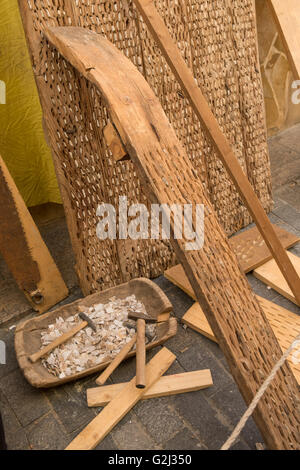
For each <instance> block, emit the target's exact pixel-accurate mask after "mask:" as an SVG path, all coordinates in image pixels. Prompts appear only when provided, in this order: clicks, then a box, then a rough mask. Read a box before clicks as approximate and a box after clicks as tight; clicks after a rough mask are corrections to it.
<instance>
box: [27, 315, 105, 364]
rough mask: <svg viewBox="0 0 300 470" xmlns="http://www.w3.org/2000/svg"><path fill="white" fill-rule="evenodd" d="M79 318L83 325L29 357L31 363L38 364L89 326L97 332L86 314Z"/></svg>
mask: <svg viewBox="0 0 300 470" xmlns="http://www.w3.org/2000/svg"><path fill="white" fill-rule="evenodd" d="M79 309H85V307H79ZM78 316H79V317H80V318H81V320H82V322H81V323H79V324H78V325H76V326H75V327H74V328H72V330H70V331H67V333H64V334H63V335H61V336H59V337H58V338H56V339H55V340H54V341H53V342H52V343H50V344H48V345H47V346H45V347H44V348H43V349H41V350H40V351H38V352H36V353H34V354H32V355H31V356H29V359H30V361H31V362H33V363H35V362H37V361H38V360H39V359H41V358H42V357H43V356H46V354H48V353H49V352H51V351H53V349H55V348H57V346H60V345H61V344H63V343H65V342H66V341H68V340H69V339H70V338H72V337H73V336H75V335H76V333H78V332H79V331H81V330H83V328H85V327H87V326H89V327H90V328H92V330H94V331H96V325H95V323H94V322H93V321H92V320H91V319H90V318H89V317H88V316H87V315H86V314H85V313H84V312H82V311H81V312H80V313H79V315H78Z"/></svg>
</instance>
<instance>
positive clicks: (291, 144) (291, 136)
mask: <svg viewBox="0 0 300 470" xmlns="http://www.w3.org/2000/svg"><path fill="white" fill-rule="evenodd" d="M299 129H300V125H299V124H296V125H295V126H292V127H290V128H288V129H285V130H284V131H282V132H280V133H279V134H277V135H276V136H274V137H272V138H271V139H270V142H272V143H273V142H276V143H277V144H279V145H283V146H284V147H287V148H289V149H291V150H294V151H295V152H296V153H297V154H298V155H299V153H300V152H299Z"/></svg>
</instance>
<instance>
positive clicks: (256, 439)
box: [241, 418, 264, 450]
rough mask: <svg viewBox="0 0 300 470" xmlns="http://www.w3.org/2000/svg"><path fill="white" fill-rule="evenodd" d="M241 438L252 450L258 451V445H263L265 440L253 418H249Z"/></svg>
mask: <svg viewBox="0 0 300 470" xmlns="http://www.w3.org/2000/svg"><path fill="white" fill-rule="evenodd" d="M241 437H242V438H243V440H244V441H245V442H246V443H247V444H248V446H249V447H250V449H251V450H256V444H257V443H263V442H264V440H263V438H262V435H261V433H260V431H259V430H258V427H257V426H256V424H255V422H254V420H253V418H249V420H248V422H247V424H246V426H245V427H244V429H243V430H242V432H241Z"/></svg>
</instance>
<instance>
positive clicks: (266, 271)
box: [253, 253, 300, 306]
mask: <svg viewBox="0 0 300 470" xmlns="http://www.w3.org/2000/svg"><path fill="white" fill-rule="evenodd" d="M288 256H289V258H290V260H291V262H292V263H293V266H294V268H295V270H296V271H297V273H298V274H299V275H300V258H299V257H298V256H296V255H294V254H293V253H288ZM253 274H254V276H255V277H257V279H259V280H260V281H262V282H264V283H265V284H267V285H268V286H270V287H272V289H274V290H276V291H277V292H279V294H281V295H283V296H284V297H286V298H287V299H289V300H290V301H291V302H294V304H296V305H299V306H300V303H299V301H297V300H296V298H295V296H294V294H293V292H292V291H291V289H290V288H289V286H288V284H287V282H286V280H285V279H284V277H283V275H282V273H281V272H280V270H279V269H278V266H277V264H276V263H275V261H274V260H273V259H272V260H270V261H268V262H267V263H265V264H263V265H262V266H260V267H259V268H256V269H255V270H254V271H253Z"/></svg>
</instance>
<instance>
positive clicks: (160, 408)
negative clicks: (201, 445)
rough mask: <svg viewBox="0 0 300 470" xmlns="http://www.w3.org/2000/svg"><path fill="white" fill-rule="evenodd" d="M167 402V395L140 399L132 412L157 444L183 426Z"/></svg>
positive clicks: (164, 440)
mask: <svg viewBox="0 0 300 470" xmlns="http://www.w3.org/2000/svg"><path fill="white" fill-rule="evenodd" d="M168 402H169V398H168V397H162V398H153V399H151V400H144V401H140V402H139V403H138V404H137V405H136V406H135V408H134V412H135V413H136V415H137V416H138V417H139V419H140V420H141V422H142V424H143V425H144V426H145V428H146V429H147V432H148V433H149V434H150V435H151V436H152V438H153V439H154V440H155V442H156V443H157V444H163V443H164V442H166V441H167V440H168V439H170V438H171V437H172V436H174V434H175V433H176V432H178V431H180V430H181V429H182V428H183V426H184V423H183V421H182V420H181V419H180V418H179V416H178V415H177V413H176V412H174V410H173V409H172V408H171V407H170V406H169V405H168Z"/></svg>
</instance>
